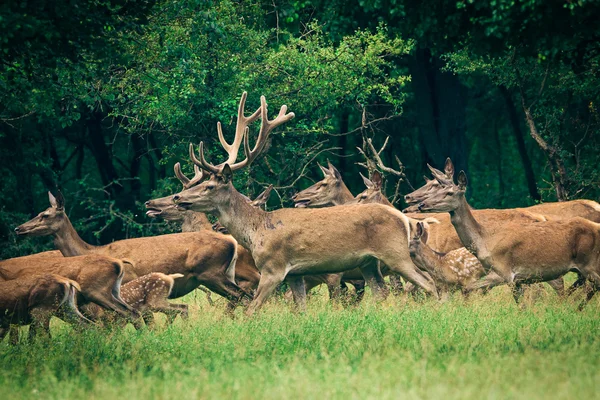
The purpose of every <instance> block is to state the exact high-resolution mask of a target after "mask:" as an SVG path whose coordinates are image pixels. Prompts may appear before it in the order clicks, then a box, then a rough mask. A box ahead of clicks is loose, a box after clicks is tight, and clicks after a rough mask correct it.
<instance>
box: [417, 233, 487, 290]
mask: <svg viewBox="0 0 600 400" xmlns="http://www.w3.org/2000/svg"><path fill="white" fill-rule="evenodd" d="M424 234H425V229H424V227H423V225H422V224H421V223H419V224H418V225H417V229H415V231H414V232H413V234H412V237H411V240H410V246H409V250H410V256H411V258H412V260H413V262H414V263H415V264H416V265H417V266H418V267H419V268H421V269H423V270H424V271H427V272H428V273H429V274H430V275H431V277H432V278H433V280H434V281H435V284H436V287H437V288H438V290H439V291H440V294H441V296H442V297H446V296H447V295H448V294H449V293H450V292H453V291H456V290H460V291H463V290H464V289H465V288H466V287H467V285H469V284H471V283H473V282H475V281H477V280H478V279H479V278H481V277H482V276H484V275H485V274H486V272H485V270H484V269H483V266H482V265H481V263H480V262H479V260H477V257H475V256H474V255H473V254H471V253H470V252H469V251H468V250H467V249H466V248H464V247H461V248H459V249H456V250H452V251H450V252H448V253H438V252H436V251H435V250H433V249H432V248H431V247H429V245H427V244H426V243H425V242H423V240H422V239H423V236H424Z"/></svg>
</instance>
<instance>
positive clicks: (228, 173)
mask: <svg viewBox="0 0 600 400" xmlns="http://www.w3.org/2000/svg"><path fill="white" fill-rule="evenodd" d="M219 176H220V177H221V179H222V180H223V182H225V183H229V182H231V180H232V179H233V171H232V170H231V167H230V166H229V164H227V163H226V164H225V165H223V168H222V169H221V172H220V173H219Z"/></svg>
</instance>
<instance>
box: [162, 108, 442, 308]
mask: <svg viewBox="0 0 600 400" xmlns="http://www.w3.org/2000/svg"><path fill="white" fill-rule="evenodd" d="M286 110H287V107H286V106H282V107H281V110H280V111H279V115H278V116H277V117H276V118H275V119H274V120H269V119H268V116H267V104H266V101H265V98H264V96H262V97H261V107H260V110H259V111H260V115H261V127H260V131H259V134H258V138H257V141H256V144H255V146H254V148H253V149H250V144H249V138H248V135H247V134H246V135H244V153H245V155H246V158H245V159H244V160H242V161H240V162H235V163H232V164H231V165H230V164H229V163H225V164H224V165H223V166H221V167H217V166H215V165H213V164H210V163H208V162H207V161H206V160H205V158H204V144H203V143H200V152H199V157H200V158H199V159H198V158H197V157H196V155H195V153H194V151H193V146H192V145H190V157H191V158H192V161H193V162H194V164H196V165H198V166H199V167H200V168H202V169H204V170H205V171H207V172H210V173H211V175H210V179H209V180H207V181H204V182H202V183H201V184H199V185H197V186H194V187H193V188H190V189H187V190H184V191H182V192H181V193H179V194H177V195H175V196H173V200H174V201H175V203H176V204H177V206H178V207H180V208H182V209H186V210H195V211H201V212H207V213H212V214H214V215H215V216H217V217H218V218H219V221H220V222H221V223H222V224H223V226H225V227H226V228H227V229H228V230H229V231H230V232H231V234H232V235H233V236H234V237H235V238H236V239H237V240H238V241H239V242H240V243H241V244H242V245H243V246H244V247H246V248H247V249H249V250H250V252H251V254H252V257H253V258H254V260H255V262H256V265H257V267H258V269H259V270H260V271H261V278H260V283H259V285H258V290H257V292H256V296H255V298H254V300H253V302H252V303H251V304H250V306H249V307H248V310H247V312H248V314H252V313H253V312H255V311H256V310H257V309H258V308H260V307H261V306H262V304H263V303H264V301H265V300H266V299H267V298H268V297H269V295H270V294H271V292H272V291H273V290H274V289H275V288H276V287H277V285H279V284H280V283H281V282H282V281H283V280H284V279H286V278H287V280H288V283H289V284H290V287H291V289H292V293H293V294H294V300H295V302H296V303H297V304H298V306H299V307H300V308H304V307H305V302H306V293H305V287H304V280H303V279H302V276H303V275H310V274H322V273H331V272H343V271H346V270H350V269H353V268H356V267H360V268H361V271H362V273H363V275H364V277H365V279H366V281H367V283H368V284H370V286H371V287H372V288H373V292H374V294H375V295H376V296H379V297H381V296H382V293H381V291H380V289H379V286H378V284H377V282H376V281H375V277H374V276H375V272H376V271H377V261H378V260H380V261H382V262H385V263H386V264H387V265H388V266H389V267H390V269H392V270H393V271H395V272H397V273H399V274H401V275H402V276H404V277H405V278H406V279H408V280H409V281H411V282H413V283H415V284H416V285H418V286H421V287H423V288H424V289H425V290H426V291H427V292H429V293H431V294H432V295H434V296H435V297H436V298H437V291H436V289H435V286H434V285H433V283H432V282H430V281H429V280H427V278H425V277H424V276H423V275H422V274H421V273H420V271H418V270H417V269H416V267H415V266H414V264H413V263H412V261H411V260H410V255H409V253H408V234H409V226H408V218H407V217H406V216H405V215H404V214H402V213H401V212H399V211H397V210H394V209H392V208H390V207H385V206H381V205H378V204H371V205H364V206H341V207H332V208H326V209H296V208H294V209H280V210H276V211H273V212H266V211H263V210H260V209H257V208H254V207H252V206H251V205H249V204H248V203H247V201H246V200H245V198H244V196H243V195H241V194H240V193H239V192H238V191H237V190H236V189H235V188H234V187H233V184H232V178H233V171H235V170H239V169H241V168H243V167H245V166H247V165H250V163H252V161H254V159H256V157H257V156H258V155H259V154H260V153H261V152H263V150H264V148H265V146H266V141H267V139H268V135H269V133H270V132H271V131H272V130H273V129H274V128H276V127H277V126H279V125H281V124H282V123H284V122H287V121H289V120H290V119H292V118H293V117H294V114H293V113H289V114H286Z"/></svg>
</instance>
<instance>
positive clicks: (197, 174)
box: [185, 164, 207, 189]
mask: <svg viewBox="0 0 600 400" xmlns="http://www.w3.org/2000/svg"><path fill="white" fill-rule="evenodd" d="M206 176H207V175H206V174H205V173H204V170H203V169H202V168H200V167H199V166H197V165H196V164H194V177H193V178H192V179H191V180H190V182H189V183H188V185H187V187H186V188H185V189H189V188H191V187H193V186H196V185H197V184H198V183H200V182H202V181H203V180H204V178H206Z"/></svg>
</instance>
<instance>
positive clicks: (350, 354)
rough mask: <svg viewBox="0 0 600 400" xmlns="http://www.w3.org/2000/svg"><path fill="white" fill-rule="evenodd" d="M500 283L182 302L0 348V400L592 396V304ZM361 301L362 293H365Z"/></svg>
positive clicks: (595, 357)
mask: <svg viewBox="0 0 600 400" xmlns="http://www.w3.org/2000/svg"><path fill="white" fill-rule="evenodd" d="M534 294H536V295H537V297H538V298H537V299H536V301H532V300H531V299H530V300H529V301H528V302H527V304H528V306H527V307H526V308H525V309H520V308H519V307H517V306H516V305H515V304H514V302H513V301H512V297H511V296H510V294H509V293H508V291H507V290H506V288H498V289H496V290H494V291H493V292H492V293H491V294H490V295H488V296H474V297H473V298H470V299H468V300H463V299H462V298H460V297H458V296H455V297H454V298H453V299H451V300H450V301H448V302H446V303H444V304H439V303H437V302H434V301H432V300H425V301H421V302H415V301H414V300H412V299H409V298H406V297H404V296H398V297H394V296H390V298H389V299H388V300H386V301H385V302H384V303H382V304H376V303H373V302H370V301H369V299H368V298H367V299H366V300H367V301H366V302H365V303H364V304H361V305H360V306H358V307H353V308H349V309H344V308H342V307H341V306H339V305H331V304H329V303H328V302H327V300H326V295H325V294H324V290H322V291H321V293H320V294H317V295H315V296H313V297H312V298H311V299H310V301H309V308H308V311H307V313H305V314H301V315H299V314H294V313H293V312H292V307H291V306H290V305H289V304H288V303H286V302H285V301H283V300H274V301H271V302H270V303H269V304H268V305H267V306H266V308H265V309H264V310H263V311H262V312H261V313H260V314H259V315H257V316H255V317H253V318H246V317H245V316H243V315H242V312H241V310H240V311H239V312H238V313H237V314H236V318H235V319H231V318H228V317H226V316H224V315H223V310H224V303H223V302H219V303H218V304H217V305H216V306H215V307H211V306H209V305H208V304H207V303H206V301H205V300H204V295H203V294H201V293H199V294H195V295H192V296H190V297H189V298H188V299H186V301H188V302H189V303H190V304H191V306H192V310H191V311H192V312H191V317H190V320H189V321H181V320H177V321H176V323H175V324H174V325H172V326H170V327H160V328H158V329H156V330H144V331H140V332H136V331H135V330H134V329H133V328H132V327H131V326H128V327H126V328H125V329H124V330H120V329H116V328H115V329H113V330H111V331H106V330H99V329H98V330H96V329H94V330H90V331H87V332H84V333H80V334H76V333H74V332H73V331H72V329H71V328H70V327H69V326H67V325H65V324H62V323H60V322H58V321H57V322H54V323H53V334H54V337H53V338H52V339H50V340H40V341H38V342H36V343H34V344H31V345H30V344H26V343H22V344H20V345H18V346H10V345H9V344H8V341H7V340H5V341H4V342H3V343H1V344H0V364H1V368H0V398H1V399H20V398H23V399H25V398H27V399H29V398H36V397H40V398H61V399H63V398H67V397H68V398H86V399H89V398H91V399H104V398H116V397H117V396H119V397H120V398H125V399H128V400H132V399H137V398H140V399H147V398H164V399H184V398H186V399H187V398H224V397H225V398H230V397H231V398H239V399H251V398H267V399H270V398H317V397H318V398H445V399H447V398H456V399H465V398H502V399H504V398H528V399H529V398H548V397H551V398H591V397H592V396H594V395H597V393H598V389H599V388H598V385H597V384H596V382H600V368H599V366H600V365H599V364H600V341H599V340H598V332H599V328H600V320H599V318H598V310H599V307H600V305H599V304H598V302H597V299H595V301H592V303H591V304H590V305H589V306H588V307H587V308H586V309H585V310H584V311H583V312H578V311H577V304H578V301H579V300H580V298H579V299H568V300H561V299H558V298H557V297H556V296H554V295H553V294H551V293H548V292H546V291H544V290H541V291H540V290H537V291H535V293H534ZM367 297H369V296H367Z"/></svg>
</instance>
